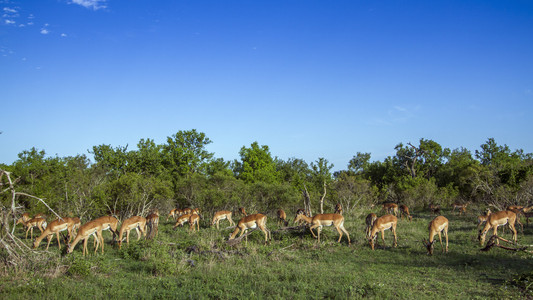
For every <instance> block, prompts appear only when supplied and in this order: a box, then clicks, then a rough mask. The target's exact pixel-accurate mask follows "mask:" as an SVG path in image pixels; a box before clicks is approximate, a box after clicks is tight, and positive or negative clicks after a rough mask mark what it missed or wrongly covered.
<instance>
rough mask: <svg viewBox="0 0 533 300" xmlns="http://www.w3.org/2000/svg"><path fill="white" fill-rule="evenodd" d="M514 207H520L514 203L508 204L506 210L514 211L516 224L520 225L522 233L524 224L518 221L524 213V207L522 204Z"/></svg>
mask: <svg viewBox="0 0 533 300" xmlns="http://www.w3.org/2000/svg"><path fill="white" fill-rule="evenodd" d="M516 207H520V206H516V205H515V206H509V208H508V209H507V210H508V211H512V212H514V213H515V214H516V224H518V225H520V231H521V232H522V233H524V224H522V222H520V216H521V215H523V214H524V207H523V206H522V207H521V208H516ZM504 228H505V227H504ZM504 233H505V232H504Z"/></svg>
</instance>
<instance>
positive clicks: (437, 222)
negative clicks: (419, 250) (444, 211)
mask: <svg viewBox="0 0 533 300" xmlns="http://www.w3.org/2000/svg"><path fill="white" fill-rule="evenodd" d="M428 230H429V241H426V239H424V245H425V246H426V248H427V250H428V254H429V255H433V248H434V247H433V246H434V244H435V240H434V238H435V235H436V234H438V235H439V241H440V246H441V248H442V252H445V251H446V253H448V219H446V218H445V217H443V216H438V217H436V218H435V219H433V220H432V221H431V222H429V226H428ZM441 232H444V237H445V238H446V249H444V246H443V245H442V235H441Z"/></svg>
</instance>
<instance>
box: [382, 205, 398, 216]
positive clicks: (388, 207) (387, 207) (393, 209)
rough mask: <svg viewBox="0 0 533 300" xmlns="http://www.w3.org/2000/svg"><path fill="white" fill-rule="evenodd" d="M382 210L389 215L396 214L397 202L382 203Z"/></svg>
mask: <svg viewBox="0 0 533 300" xmlns="http://www.w3.org/2000/svg"><path fill="white" fill-rule="evenodd" d="M383 210H384V211H385V212H386V213H388V214H391V215H395V216H397V215H398V204H396V203H384V204H383Z"/></svg>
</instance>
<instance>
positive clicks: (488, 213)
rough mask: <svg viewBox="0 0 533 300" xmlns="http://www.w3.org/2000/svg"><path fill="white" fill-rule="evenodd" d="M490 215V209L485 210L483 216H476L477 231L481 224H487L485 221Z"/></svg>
mask: <svg viewBox="0 0 533 300" xmlns="http://www.w3.org/2000/svg"><path fill="white" fill-rule="evenodd" d="M490 213H491V211H490V208H487V211H486V212H485V214H484V215H479V216H477V229H478V230H479V229H480V228H481V225H483V223H485V222H487V220H488V219H489V216H490Z"/></svg>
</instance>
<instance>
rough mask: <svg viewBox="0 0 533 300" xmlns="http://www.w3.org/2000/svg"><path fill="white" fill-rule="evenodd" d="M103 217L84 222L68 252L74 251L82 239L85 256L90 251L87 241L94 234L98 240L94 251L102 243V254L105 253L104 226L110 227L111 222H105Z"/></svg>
mask: <svg viewBox="0 0 533 300" xmlns="http://www.w3.org/2000/svg"><path fill="white" fill-rule="evenodd" d="M102 218H104V217H102ZM102 218H98V219H96V220H92V221H90V222H87V223H85V224H83V225H82V226H81V227H80V230H79V231H78V234H77V235H76V238H74V241H73V242H72V244H69V245H68V249H67V253H72V251H74V248H75V247H76V245H77V244H78V243H79V242H80V241H81V240H83V256H85V253H89V251H88V250H87V241H88V240H89V237H90V236H91V235H92V236H94V237H95V241H96V246H95V248H94V253H96V251H97V250H98V246H99V245H100V244H101V245H102V254H103V253H104V238H103V236H102V230H103V229H104V227H109V224H108V223H104V219H102Z"/></svg>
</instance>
